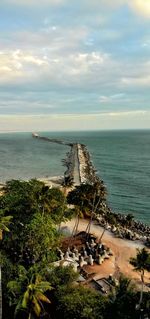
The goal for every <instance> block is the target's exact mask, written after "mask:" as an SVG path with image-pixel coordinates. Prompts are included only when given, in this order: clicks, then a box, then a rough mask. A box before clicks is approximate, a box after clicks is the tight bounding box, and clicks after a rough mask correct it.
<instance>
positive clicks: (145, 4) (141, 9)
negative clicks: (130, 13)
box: [128, 0, 150, 18]
mask: <svg viewBox="0 0 150 319" xmlns="http://www.w3.org/2000/svg"><path fill="white" fill-rule="evenodd" d="M128 4H129V6H130V7H131V8H133V10H135V12H137V13H138V14H140V15H143V16H145V17H147V18H149V17H150V1H149V0H132V1H131V0H128Z"/></svg>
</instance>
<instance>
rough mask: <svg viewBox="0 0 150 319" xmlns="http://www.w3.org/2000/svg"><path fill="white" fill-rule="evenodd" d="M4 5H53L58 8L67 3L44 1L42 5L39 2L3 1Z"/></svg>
mask: <svg viewBox="0 0 150 319" xmlns="http://www.w3.org/2000/svg"><path fill="white" fill-rule="evenodd" d="M1 1H2V3H3V2H5V3H9V4H10V5H11V4H12V5H17V6H30V7H32V6H36V7H37V6H44V5H45V6H48V5H53V6H57V5H60V4H63V3H65V0H42V4H41V2H40V1H39V2H38V1H37V0H1Z"/></svg>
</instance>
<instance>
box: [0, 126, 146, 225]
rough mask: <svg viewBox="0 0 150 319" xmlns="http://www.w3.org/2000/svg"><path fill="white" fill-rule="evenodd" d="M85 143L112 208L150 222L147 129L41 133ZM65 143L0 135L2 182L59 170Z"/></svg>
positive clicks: (10, 134)
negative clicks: (102, 181)
mask: <svg viewBox="0 0 150 319" xmlns="http://www.w3.org/2000/svg"><path fill="white" fill-rule="evenodd" d="M40 134H41V135H42V136H48V137H52V138H53V137H55V138H62V139H65V140H67V141H73V142H79V143H84V144H86V145H87V147H88V150H89V151H90V154H91V158H92V161H93V163H94V165H95V167H96V169H97V174H98V175H99V176H100V178H101V179H103V180H104V183H105V185H106V187H107V191H108V202H109V205H110V207H111V208H112V209H113V210H114V211H115V212H122V213H133V214H134V216H135V218H136V219H138V220H141V221H143V222H145V223H147V224H150V131H149V130H147V131H146V130H145V131H99V132H62V133H61V132H57V133H55V132H46V133H45V132H44V133H42V132H40ZM68 151H69V148H68V147H67V146H64V145H58V144H53V143H49V142H46V141H42V140H37V139H34V138H32V135H31V133H1V134H0V182H5V181H6V180H10V179H25V180H27V179H29V178H34V177H37V178H39V177H49V176H56V175H63V173H64V170H65V167H64V166H63V163H62V161H61V160H62V159H64V158H65V156H66V153H67V152H68Z"/></svg>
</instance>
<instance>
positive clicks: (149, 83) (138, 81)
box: [122, 75, 150, 87]
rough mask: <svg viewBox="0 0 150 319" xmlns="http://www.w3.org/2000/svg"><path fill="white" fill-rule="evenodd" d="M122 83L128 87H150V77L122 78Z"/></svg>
mask: <svg viewBox="0 0 150 319" xmlns="http://www.w3.org/2000/svg"><path fill="white" fill-rule="evenodd" d="M122 83H123V84H124V85H127V86H130V85H132V86H136V87H138V86H140V87H150V75H145V76H138V77H125V78H122Z"/></svg>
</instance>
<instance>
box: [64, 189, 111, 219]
mask: <svg viewBox="0 0 150 319" xmlns="http://www.w3.org/2000/svg"><path fill="white" fill-rule="evenodd" d="M105 200H106V189H105V186H104V185H103V183H95V184H93V185H91V184H81V185H79V186H76V187H75V188H74V189H73V190H72V191H71V192H69V193H68V196H67V202H68V204H73V205H76V206H78V207H80V210H81V211H82V212H83V213H86V212H88V211H93V210H96V211H98V210H100V208H101V204H102V203H103V202H104V201H105ZM95 208H96V209H95Z"/></svg>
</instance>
